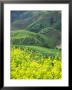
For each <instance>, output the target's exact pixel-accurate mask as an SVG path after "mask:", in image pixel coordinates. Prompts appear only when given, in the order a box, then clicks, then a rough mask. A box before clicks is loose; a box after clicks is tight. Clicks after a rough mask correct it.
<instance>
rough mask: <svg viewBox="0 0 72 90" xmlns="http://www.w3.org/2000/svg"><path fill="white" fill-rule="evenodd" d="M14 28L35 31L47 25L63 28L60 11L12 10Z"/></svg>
mask: <svg viewBox="0 0 72 90" xmlns="http://www.w3.org/2000/svg"><path fill="white" fill-rule="evenodd" d="M11 25H12V26H11V27H12V29H13V30H14V29H25V28H27V29H28V30H30V31H33V32H39V30H41V29H43V28H45V27H53V28H55V29H57V30H61V12H60V11H11Z"/></svg>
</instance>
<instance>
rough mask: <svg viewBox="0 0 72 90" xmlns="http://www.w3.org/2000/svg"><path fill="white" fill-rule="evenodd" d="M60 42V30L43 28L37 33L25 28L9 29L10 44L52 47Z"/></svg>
mask: <svg viewBox="0 0 72 90" xmlns="http://www.w3.org/2000/svg"><path fill="white" fill-rule="evenodd" d="M59 43H60V32H59V31H56V30H49V29H43V30H42V31H40V32H39V33H34V32H29V31H27V30H18V31H17V30H15V31H11V44H14V45H17V44H18V45H35V46H42V47H48V48H54V47H56V45H57V44H59Z"/></svg>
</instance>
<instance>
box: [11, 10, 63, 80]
mask: <svg viewBox="0 0 72 90" xmlns="http://www.w3.org/2000/svg"><path fill="white" fill-rule="evenodd" d="M60 44H61V12H60V11H12V12H11V53H10V54H11V60H10V64H11V65H10V70H11V72H10V78H11V79H54V80H55V79H61V78H62V68H61V65H62V62H61V49H58V48H56V46H57V45H60Z"/></svg>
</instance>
